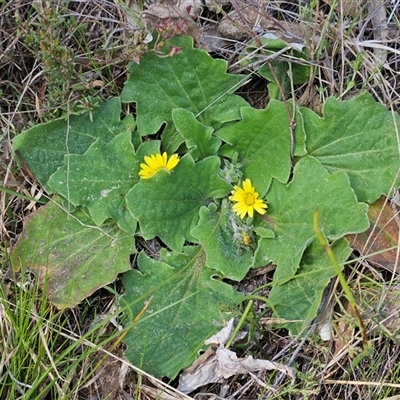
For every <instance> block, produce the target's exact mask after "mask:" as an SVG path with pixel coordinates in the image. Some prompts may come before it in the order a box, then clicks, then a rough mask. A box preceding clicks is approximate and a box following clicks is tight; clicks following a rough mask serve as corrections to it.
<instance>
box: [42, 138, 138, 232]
mask: <svg viewBox="0 0 400 400" xmlns="http://www.w3.org/2000/svg"><path fill="white" fill-rule="evenodd" d="M138 171H139V166H138V161H137V158H136V156H135V153H134V149H133V146H132V143H131V132H129V131H125V132H122V133H120V134H119V135H117V136H115V137H114V138H113V139H112V140H111V141H110V142H109V143H107V144H103V143H102V142H101V141H100V140H99V139H97V140H96V141H95V142H94V143H93V144H92V145H91V146H90V147H89V149H88V150H87V151H86V153H85V154H83V155H66V156H65V158H64V165H63V166H62V167H60V168H59V169H58V170H57V171H56V172H55V173H54V174H53V175H52V176H51V177H50V179H49V181H48V185H49V186H50V188H51V189H52V190H54V192H56V193H58V194H61V195H62V196H64V197H65V198H66V199H68V201H70V202H71V203H72V204H73V205H74V206H85V207H87V208H88V210H89V213H90V216H91V217H92V219H93V221H94V222H95V223H96V225H99V226H100V225H101V224H102V223H103V222H104V221H105V220H106V219H108V218H112V219H113V220H114V221H116V222H117V224H118V226H119V227H120V228H121V229H123V230H124V231H126V232H128V233H131V234H134V233H135V230H136V220H135V219H134V218H133V217H132V215H131V214H130V213H129V211H128V210H127V208H126V207H125V206H124V203H125V195H126V193H127V192H128V191H129V190H130V189H131V188H132V186H134V185H135V184H136V183H137V181H138V180H139V177H138Z"/></svg>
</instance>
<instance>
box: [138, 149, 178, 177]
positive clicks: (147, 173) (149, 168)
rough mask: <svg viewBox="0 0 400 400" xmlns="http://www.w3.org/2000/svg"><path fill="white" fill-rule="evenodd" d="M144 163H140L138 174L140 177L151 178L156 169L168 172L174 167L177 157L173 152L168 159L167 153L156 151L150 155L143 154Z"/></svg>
mask: <svg viewBox="0 0 400 400" xmlns="http://www.w3.org/2000/svg"><path fill="white" fill-rule="evenodd" d="M144 161H145V162H144V163H141V164H140V168H141V170H140V171H139V176H140V177H141V178H142V179H149V178H151V177H152V176H153V175H154V174H155V173H156V172H157V171H159V170H160V169H164V170H165V171H167V172H169V171H171V170H172V169H174V168H175V167H176V166H177V165H178V163H179V157H178V155H177V154H173V155H172V156H171V157H170V159H169V160H168V156H167V153H166V152H164V153H163V154H161V153H157V154H152V155H151V156H144Z"/></svg>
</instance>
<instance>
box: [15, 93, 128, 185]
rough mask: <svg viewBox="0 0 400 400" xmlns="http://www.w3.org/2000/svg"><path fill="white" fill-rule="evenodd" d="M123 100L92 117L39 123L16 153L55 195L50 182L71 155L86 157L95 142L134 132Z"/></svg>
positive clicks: (26, 134)
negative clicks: (122, 108) (52, 175)
mask: <svg viewBox="0 0 400 400" xmlns="http://www.w3.org/2000/svg"><path fill="white" fill-rule="evenodd" d="M120 116H121V100H120V98H119V97H117V98H114V99H111V100H109V101H107V102H106V103H102V104H101V105H100V107H98V108H95V109H94V110H93V112H92V113H91V114H89V113H85V114H81V115H70V116H68V117H67V119H65V118H60V119H56V120H54V121H50V122H47V123H45V124H39V125H36V126H34V127H32V128H31V129H28V130H27V131H25V132H23V133H21V134H20V135H18V136H16V137H15V138H14V140H13V151H14V153H16V154H17V159H19V158H20V157H21V158H22V160H23V161H24V162H25V163H26V164H27V166H28V168H29V169H30V171H31V172H32V174H33V175H34V176H35V178H36V179H37V180H38V181H39V182H40V184H41V185H42V186H43V187H44V188H45V189H46V191H47V192H48V193H51V189H50V187H49V186H48V185H47V181H48V179H49V177H50V176H51V174H53V173H54V172H55V171H56V170H57V168H58V167H60V166H62V165H63V163H64V156H65V155H68V154H83V153H84V152H85V151H86V150H87V149H88V148H89V147H90V145H91V144H92V143H94V142H95V141H96V140H100V141H101V142H102V143H108V142H109V141H110V140H111V139H112V138H114V136H116V135H118V134H119V133H121V132H126V131H128V132H132V131H133V129H134V128H135V122H134V119H133V117H132V116H131V115H128V116H127V117H126V118H124V119H123V120H122V121H121V119H120Z"/></svg>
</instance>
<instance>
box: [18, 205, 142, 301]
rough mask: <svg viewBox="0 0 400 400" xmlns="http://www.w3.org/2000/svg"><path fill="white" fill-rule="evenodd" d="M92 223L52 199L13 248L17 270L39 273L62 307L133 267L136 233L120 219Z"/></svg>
mask: <svg viewBox="0 0 400 400" xmlns="http://www.w3.org/2000/svg"><path fill="white" fill-rule="evenodd" d="M91 222H92V221H91V220H90V219H89V218H87V217H86V216H85V214H83V213H82V212H81V211H77V212H75V213H73V214H67V213H66V212H65V211H64V210H63V209H62V208H61V207H60V205H59V204H56V203H55V202H54V201H51V202H50V203H48V204H47V205H45V206H44V207H41V208H40V209H39V210H38V211H36V212H35V213H34V214H33V215H32V216H31V218H30V219H29V220H28V222H27V224H26V227H25V230H24V233H23V234H22V235H21V236H20V239H19V240H18V243H17V244H16V246H15V247H14V248H13V250H12V252H11V262H12V266H13V269H14V270H18V269H20V268H21V267H22V268H28V269H30V270H32V271H34V272H35V273H36V274H37V275H38V277H39V279H40V281H41V282H42V284H43V287H44V288H45V290H46V293H47V296H48V298H49V300H50V301H51V302H52V303H53V304H55V305H56V306H57V307H58V308H70V307H74V306H76V305H77V304H78V303H79V302H80V301H82V300H83V299H84V298H86V297H87V296H89V295H90V294H92V293H93V292H94V291H96V290H97V289H99V288H101V287H103V286H105V285H106V284H108V283H110V282H113V281H114V279H115V278H116V276H117V274H119V273H121V272H124V271H127V270H129V269H130V261H129V256H130V254H131V253H134V252H135V245H134V241H133V239H132V236H128V235H126V234H125V233H124V232H122V231H121V230H120V229H118V227H117V226H116V225H115V224H114V223H109V224H105V225H103V226H102V227H101V228H98V227H95V226H91Z"/></svg>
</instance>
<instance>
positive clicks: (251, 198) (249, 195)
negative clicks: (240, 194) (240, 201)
mask: <svg viewBox="0 0 400 400" xmlns="http://www.w3.org/2000/svg"><path fill="white" fill-rule="evenodd" d="M244 201H245V203H246V205H248V206H252V205H253V204H254V202H255V198H254V196H253V194H252V193H246V195H245V196H244Z"/></svg>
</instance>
